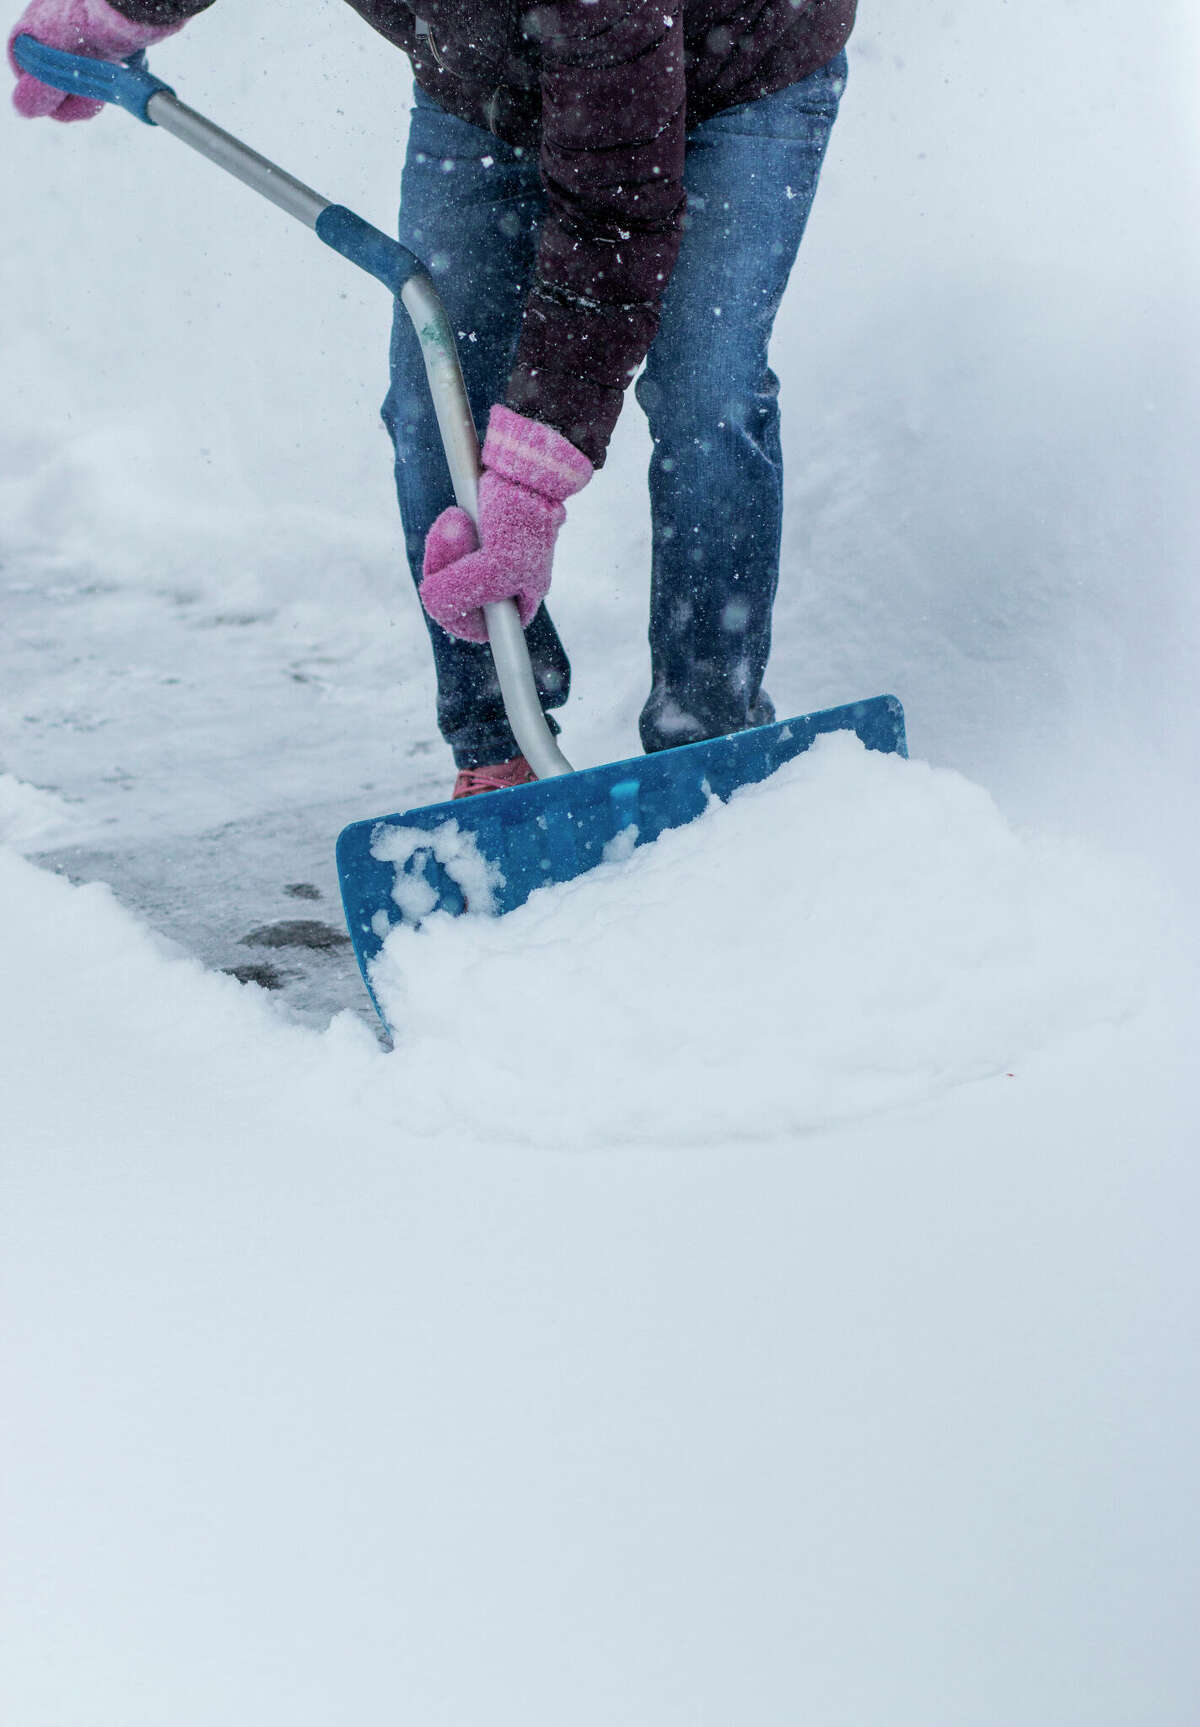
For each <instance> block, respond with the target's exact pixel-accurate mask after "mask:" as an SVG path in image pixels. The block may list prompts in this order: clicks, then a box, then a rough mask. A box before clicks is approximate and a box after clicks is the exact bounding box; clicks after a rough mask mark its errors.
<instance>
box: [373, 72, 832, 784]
mask: <svg viewBox="0 0 1200 1727" xmlns="http://www.w3.org/2000/svg"><path fill="white" fill-rule="evenodd" d="M845 82H846V58H845V55H844V54H839V55H837V57H836V58H835V59H833V60H831V61H830V63H829V64H828V65H827V66H825V67H822V69H821V70H820V71H818V72H814V73H813V74H812V76H811V77H809V78H806V79H804V80H803V82H801V83H799V84H793V85H791V86H790V87H789V88H788V89H786V90H781V91H779V92H778V93H777V94H776V95H773V96H765V97H762V98H760V100H758V101H756V102H747V103H744V104H742V105H741V106H739V107H736V108H728V109H726V110H725V111H724V112H723V113H721V114H718V115H716V116H714V118H713V119H711V120H706V121H704V122H703V123H702V124H700V125H698V126H696V127H694V128H693V129H692V130H691V131H689V133H688V137H687V157H686V166H685V174H684V181H685V186H686V190H687V216H686V219H685V229H684V236H683V244H682V247H681V249H680V254H679V261H678V263H677V265H676V267H675V270H674V272H673V274H672V276H671V280H670V282H669V283H668V285H667V292H666V295H665V298H664V301H663V308H662V321H661V323H660V326H659V330H658V334H657V336H656V337H655V339H654V343H653V346H652V347H651V349H650V352H649V355H648V356H647V359H646V364H645V367H644V369H643V371H642V373H641V376H640V377H639V379H638V381H637V384H636V386H635V393H636V395H637V399H638V402H639V403H640V405H641V407H642V409H643V411H644V412H645V414H646V418H647V421H648V423H649V427H650V433H651V436H652V438H653V442H654V450H653V455H652V457H651V462H650V509H651V529H652V541H651V544H652V552H651V579H650V653H651V689H650V695H649V698H648V700H647V702H646V705H645V707H644V708H643V710H642V714H641V720H640V732H641V739H642V745H643V748H644V749H646V750H658V749H666V748H669V747H670V746H671V745H674V744H681V743H692V742H695V741H697V740H698V739H701V738H710V737H719V736H721V735H723V734H724V733H727V732H736V731H742V730H744V729H745V728H746V727H747V726H756V725H766V724H768V723H769V722H770V721H771V720H772V719H773V718H774V708H773V707H772V705H771V701H770V698H769V697H768V695H767V694H766V691H765V690H764V689H763V675H764V673H765V670H766V665H767V657H768V655H769V653H770V647H771V610H772V606H773V604H774V599H775V589H776V586H777V583H778V578H779V548H780V534H781V526H782V507H783V466H782V459H781V454H780V443H779V405H778V395H779V380H778V379H777V378H776V376H775V374H774V373H773V372H772V371H771V369H770V366H769V365H768V363H767V348H768V343H769V341H770V336H771V329H772V326H773V324H774V322H775V314H776V313H777V311H778V310H779V304H780V301H781V299H782V297H783V291H784V288H785V287H786V285H787V280H788V276H789V274H790V272H791V268H792V265H793V263H794V261H795V258H796V253H797V251H798V249H799V246H800V241H801V238H802V237H803V234H804V228H805V224H806V222H807V220H808V214H809V211H810V209H811V208H812V202H813V198H814V195H815V193H816V189H817V181H818V178H819V176H820V172H821V164H822V161H823V160H824V156H825V149H826V146H827V144H828V142H829V135H830V131H831V130H832V127H833V122H834V120H835V118H836V116H837V109H838V102H839V99H840V97H841V94H842V90H843V89H844V87H845ZM541 213H542V192H541V184H540V180H539V176H538V165H537V160H536V158H535V157H534V156H532V155H531V154H530V153H529V152H527V151H521V150H518V149H514V148H512V147H511V146H509V145H507V144H503V143H501V142H500V141H499V139H496V138H493V137H492V136H491V134H490V133H488V132H484V131H483V130H482V129H480V128H479V127H476V126H472V125H470V124H469V123H468V122H466V121H464V120H458V119H456V118H454V116H453V115H450V114H447V113H446V112H445V111H444V110H443V109H441V108H439V107H438V106H437V105H436V104H435V103H434V102H433V101H432V100H431V98H429V97H428V96H426V95H425V94H424V92H423V91H420V90H418V91H417V92H416V100H415V105H414V109H413V115H412V126H411V130H410V133H409V141H408V154H407V158H406V160H405V164H404V173H403V178H402V180H401V211H400V238H401V240H402V241H403V242H404V244H405V245H406V246H409V247H411V249H412V250H413V251H414V252H416V253H417V254H418V256H419V257H422V258H424V260H425V262H426V263H427V264H428V266H429V269H430V272H431V274H432V275H433V277H434V280H435V281H436V283H437V286H438V290H439V292H440V293H441V295H442V297H443V299H444V301H445V303H446V307H447V310H448V311H449V314H450V317H451V320H452V322H453V325H454V328H455V330H456V331H457V332H458V333H459V349H460V356H461V359H462V364H463V372H464V375H465V378H466V384H467V393H468V395H469V397H470V401H471V406H472V409H473V411H474V414H475V419H476V423H477V424H478V425H480V426H481V427H482V426H483V425H484V424H485V423H486V419H487V414H488V410H489V408H490V407H491V406H492V404H493V403H494V402H497V401H502V400H503V397H504V388H505V384H506V382H507V379H508V373H509V369H510V366H511V363H512V358H513V355H514V352H515V350H516V343H517V337H518V334H519V331H520V325H521V315H522V311H523V308H524V304H525V296H526V293H527V291H528V286H529V282H530V278H531V274H532V270H533V264H534V251H535V245H536V237H537V228H538V223H539V220H540V218H541ZM391 375H392V382H391V388H390V390H389V391H388V395H387V399H386V401H385V403H384V407H383V415H384V420H385V422H386V424H387V427H388V430H389V431H390V433H391V435H392V440H393V443H394V444H395V450H396V488H397V493H398V495H399V500H400V513H401V517H402V520H403V523H404V532H405V543H406V546H407V550H408V558H409V564H410V567H411V569H412V572H413V577H414V580H419V579H420V573H421V556H422V552H423V549H424V544H425V536H426V534H427V533H428V531H429V528H430V525H431V524H432V522H433V520H434V518H435V516H437V515H438V514H439V512H440V511H441V510H443V509H444V508H445V507H446V506H447V504H450V503H452V502H453V497H452V494H451V490H450V480H449V475H448V473H447V471H446V464H445V459H444V457H443V455H442V452H441V445H440V442H439V440H438V434H437V427H436V423H435V421H434V417H433V410H432V407H431V405H430V402H429V396H428V390H427V388H426V384H425V373H424V367H423V365H422V361H421V355H420V349H419V347H418V344H417V341H416V337H415V336H414V334H413V331H412V327H411V325H410V323H409V321H408V316H407V314H406V313H405V312H404V310H403V309H402V308H401V307H400V306H399V305H398V306H397V309H396V319H395V323H394V327H393V333H392V350H391ZM427 622H428V620H427ZM428 628H429V635H430V640H431V642H432V645H433V654H434V660H435V663H436V667H437V686H438V724H439V727H440V729H441V731H442V735H443V736H444V737H445V739H446V741H447V742H448V743H449V744H450V746H451V748H452V750H453V752H454V759H455V762H456V763H457V765H458V766H459V767H474V766H478V765H480V764H483V763H487V762H494V761H501V760H505V759H506V758H507V757H509V756H512V755H514V754H515V753H516V748H517V746H516V743H515V741H514V739H513V736H512V733H511V731H510V730H509V726H508V722H507V720H506V719H505V717H504V707H503V703H502V702H501V699H500V691H499V687H498V685H497V682H496V675H495V670H494V667H493V665H492V660H491V655H490V653H489V652H488V650H487V649H486V648H481V647H477V646H474V645H473V644H472V643H469V642H460V641H458V640H457V639H455V638H454V637H452V636H449V635H447V634H446V632H445V631H444V630H442V629H440V628H439V627H438V626H437V625H436V624H433V623H428ZM526 640H527V641H528V643H529V650H530V656H531V658H532V660H533V665H534V675H535V678H536V680H537V685H538V689H539V692H540V694H541V697H542V705H543V707H545V708H546V709H547V710H549V709H551V708H554V707H558V706H560V705H561V703H563V702H564V701H565V700H566V698H567V694H568V690H569V684H570V666H569V664H568V661H567V656H566V654H565V652H564V650H563V646H562V643H561V642H560V641H559V639H558V635H557V632H556V631H555V629H554V626H553V624H552V623H551V621H550V617H549V614H548V612H547V611H546V608H545V607H544V606H543V607H542V608H541V609H540V610H539V612H538V614H537V616H536V617H535V618H534V620H533V622H532V623H531V624H530V626H529V629H528V631H527V632H526Z"/></svg>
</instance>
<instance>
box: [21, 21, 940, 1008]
mask: <svg viewBox="0 0 1200 1727" xmlns="http://www.w3.org/2000/svg"><path fill="white" fill-rule="evenodd" d="M13 53H14V57H15V59H16V61H17V63H18V65H19V66H20V67H21V68H22V70H23V71H26V72H29V73H32V75H33V76H34V77H35V78H38V79H40V80H41V81H42V83H44V84H50V85H53V86H54V87H55V88H56V89H59V90H66V91H69V92H71V93H73V94H76V95H81V96H89V97H92V98H94V99H96V100H99V101H103V102H111V103H114V104H116V105H117V106H119V107H122V108H124V109H126V110H127V111H128V112H129V113H131V114H133V115H134V116H135V117H136V118H137V119H139V120H143V121H145V122H146V124H147V125H151V126H159V127H161V128H162V129H163V130H164V131H167V132H171V133H173V134H174V135H175V137H177V138H180V139H181V140H182V141H183V142H184V143H185V144H189V145H190V146H191V147H192V148H193V149H195V150H198V151H199V152H200V153H201V154H202V155H204V156H207V157H208V158H209V159H210V160H211V161H213V162H215V163H216V164H217V165H218V167H221V168H224V169H225V170H226V171H227V172H228V173H230V174H233V175H234V176H235V177H236V178H237V179H239V180H241V181H243V182H244V183H245V184H246V185H248V186H250V187H251V188H252V189H253V190H254V191H256V192H260V193H261V194H262V195H263V196H264V197H265V198H268V199H269V200H270V201H271V202H272V203H273V204H276V205H278V206H279V208H280V209H282V210H284V211H286V212H287V214H288V215H290V216H295V217H296V218H298V219H299V220H300V221H301V222H304V223H305V224H306V225H307V226H308V227H310V228H312V229H314V230H315V232H316V234H317V237H318V239H320V240H323V241H324V242H325V244H326V245H327V246H330V247H332V249H333V250H334V251H335V252H339V253H340V254H341V255H342V256H343V257H344V258H346V259H348V260H349V262H351V263H353V264H357V265H358V267H359V268H360V269H363V270H365V271H367V272H368V274H370V275H372V276H374V277H376V278H377V280H379V281H380V282H382V283H383V285H384V286H385V287H386V288H388V289H389V290H390V291H391V293H392V294H394V295H397V296H399V299H400V302H401V304H402V305H403V306H404V308H405V310H406V312H407V313H408V315H409V317H410V318H411V319H412V322H413V327H414V329H415V330H416V334H417V337H418V339H419V341H420V344H421V352H422V355H423V357H424V361H425V371H426V375H427V377H428V380H429V388H430V391H431V393H432V397H433V404H434V409H435V412H436V415H437V423H438V429H439V431H440V434H441V438H442V444H443V448H444V450H445V454H446V462H447V466H448V467H449V470H450V480H451V484H452V486H453V490H454V496H455V499H456V500H457V502H458V503H459V505H460V506H461V507H462V508H463V509H464V510H466V512H467V514H468V515H469V516H471V518H472V519H473V520H474V519H476V504H477V498H476V493H477V483H478V478H479V443H478V439H477V436H476V432H475V425H474V422H473V420H472V417H471V409H470V405H469V403H468V401H467V393H466V389H465V386H464V384H463V377H462V372H461V369H460V367H459V363H458V354H457V350H456V347H455V342H454V333H453V330H452V329H451V327H450V323H449V321H448V319H447V317H446V314H445V311H444V310H443V307H442V303H441V300H440V299H439V297H438V294H437V291H436V289H435V288H434V285H433V282H432V280H431V279H430V277H429V274H428V272H427V271H426V269H425V267H424V265H423V264H422V263H421V261H420V259H419V258H417V257H416V256H415V255H414V254H413V253H412V252H410V251H409V250H408V249H407V247H405V246H402V245H401V244H400V243H399V241H397V240H393V239H391V238H389V236H388V235H386V234H383V233H381V232H380V230H379V229H377V228H374V227H372V226H371V224H370V223H369V222H365V221H364V220H363V219H362V218H361V217H360V216H356V215H355V214H354V212H353V211H352V210H349V209H347V208H346V207H345V206H344V205H342V204H334V203H331V202H330V201H329V200H328V199H326V198H322V197H321V196H320V195H319V194H318V193H316V192H314V191H312V190H311V189H310V188H309V187H308V186H305V185H303V184H302V183H301V182H300V181H299V180H296V179H293V177H292V176H291V175H290V174H287V173H285V172H284V171H283V170H282V169H281V168H278V167H276V166H275V164H274V163H272V162H269V161H268V160H267V159H266V158H265V157H263V156H260V155H258V154H257V152H255V151H253V150H251V149H250V148H249V147H248V146H247V145H245V144H243V143H242V142H241V141H240V140H239V139H237V138H234V137H232V136H231V135H230V134H229V133H228V132H224V131H222V130H221V128H220V127H218V126H216V125H214V124H213V123H212V121H210V120H207V119H205V118H204V116H203V115H201V114H198V113H196V112H195V110H194V109H191V108H188V107H187V106H185V104H184V103H182V102H180V101H179V99H178V98H177V96H176V95H175V92H174V91H173V90H172V89H171V87H170V86H169V85H168V84H164V83H163V81H162V80H161V79H160V78H156V77H155V76H154V75H153V73H151V72H150V70H149V68H148V66H147V64H146V57H145V55H144V54H136V55H134V56H133V57H132V58H131V59H130V60H128V61H125V62H123V63H120V64H113V63H110V62H108V61H103V60H94V59H91V58H89V57H87V56H83V55H76V54H67V53H64V52H62V51H60V50H58V49H54V48H47V47H46V46H44V45H43V44H42V43H40V42H37V41H35V40H34V38H33V37H31V36H21V37H18V39H17V41H16V43H15V44H14V48H13ZM484 612H485V616H486V620H487V628H488V638H489V643H490V646H491V650H492V655H493V658H494V660H495V662H496V672H497V676H498V678H499V682H500V688H501V693H502V695H503V698H504V707H505V711H506V713H507V715H508V719H509V723H510V725H511V726H512V730H513V735H514V736H515V738H516V740H517V744H518V746H519V748H520V750H521V753H522V755H524V757H525V759H526V760H527V761H528V762H529V764H530V767H531V768H532V769H533V771H534V773H535V774H536V775H537V781H536V783H534V784H531V785H525V786H517V787H513V788H511V789H508V790H504V791H496V792H484V793H482V794H481V795H479V796H476V797H472V798H466V799H459V800H458V801H456V802H448V803H438V804H430V805H426V806H425V807H423V808H420V809H413V810H409V811H407V812H406V813H404V814H401V815H387V816H380V817H376V818H373V819H371V820H367V821H360V822H354V823H352V824H351V825H350V826H349V827H347V828H345V829H344V830H343V832H342V834H341V835H340V837H339V839H338V844H337V863H338V876H339V880H340V883H341V890H342V903H343V905H344V907H345V913H346V924H347V927H348V929H349V932H350V937H351V940H352V941H353V943H354V951H355V954H356V955H357V958H358V964H359V969H360V970H361V972H362V976H363V982H364V983H365V984H366V987H367V991H368V993H369V994H370V997H371V1000H372V1001H373V1002H374V1003H375V1007H376V1010H377V1011H378V1012H379V1014H380V1018H381V1019H383V1018H384V1015H383V1012H382V1009H381V1008H380V1005H379V1002H378V999H377V998H376V995H375V991H374V989H373V987H372V981H371V966H372V962H373V961H374V960H375V958H376V957H377V955H378V953H379V950H380V948H381V947H382V946H383V943H384V941H385V940H386V938H387V936H388V933H389V931H390V930H391V929H392V928H393V927H394V926H395V925H397V924H407V925H409V926H411V927H416V926H419V925H420V924H421V923H422V922H423V921H424V920H425V919H426V918H428V917H429V916H430V915H431V914H432V913H434V912H438V911H440V912H445V913H448V914H450V915H452V916H457V915H458V914H460V913H462V912H466V911H472V912H476V913H489V914H492V915H499V914H503V913H505V912H510V911H513V910H515V909H516V908H517V907H518V906H520V905H523V904H524V903H525V901H526V900H527V899H528V898H529V896H530V894H531V893H533V892H534V890H535V889H536V888H539V887H545V886H547V885H549V884H553V883H560V882H567V881H572V880H573V879H574V878H575V877H576V876H579V875H582V874H584V873H585V872H586V871H588V870H591V869H594V868H595V867H596V865H597V864H600V863H603V862H605V861H608V860H612V859H614V858H621V857H624V856H625V855H626V854H627V853H628V851H629V850H631V849H632V847H633V846H635V845H638V844H644V843H645V842H647V841H649V840H654V839H657V838H658V836H659V835H660V834H662V833H664V832H665V831H666V830H667V829H668V828H675V827H681V826H683V825H684V824H685V823H687V822H690V821H693V820H694V819H695V817H696V816H698V815H700V814H701V813H702V811H703V810H704V809H705V807H706V806H707V804H708V803H709V801H710V800H711V799H712V798H714V797H716V798H721V799H727V798H728V797H730V796H731V795H732V793H733V792H735V791H736V790H737V789H738V787H739V786H743V785H749V784H751V783H753V782H754V781H757V780H763V779H766V778H767V776H768V775H769V774H772V773H774V772H775V770H776V769H777V768H779V767H781V766H782V765H783V763H784V762H786V761H789V760H790V759H791V758H792V757H793V756H797V755H800V754H801V753H802V752H803V751H804V750H806V749H808V748H809V746H810V745H811V744H812V742H813V740H814V739H815V738H817V737H819V736H820V735H821V734H822V733H823V732H836V731H853V732H855V733H857V735H858V737H859V738H860V739H861V741H862V742H863V744H864V745H865V746H866V747H867V748H868V749H873V750H881V751H885V752H893V753H896V754H899V755H906V754H907V753H908V752H907V748H906V745H905V736H904V714H903V711H902V709H901V706H900V703H899V702H898V701H897V700H896V698H895V697H894V696H886V695H885V696H875V697H873V698H872V699H871V700H869V701H862V702H854V703H851V704H850V705H848V706H846V707H838V708H830V709H828V710H827V711H825V712H823V713H817V714H808V715H805V716H804V717H802V718H799V719H792V720H783V721H780V722H777V723H776V724H773V725H768V726H758V727H755V728H753V729H752V730H749V731H744V732H738V733H735V734H733V735H731V736H728V737H720V738H710V739H708V740H706V741H705V742H702V743H694V744H683V745H681V746H679V747H677V748H675V749H670V750H662V751H660V752H658V753H656V754H654V755H649V756H639V757H635V758H633V759H632V760H629V761H622V762H610V763H608V764H606V765H605V766H602V767H595V768H586V769H582V770H579V771H576V770H575V769H573V768H572V766H571V764H570V762H569V761H568V760H567V758H566V757H565V756H564V755H563V753H562V751H561V749H560V748H559V746H558V743H557V740H556V738H555V736H554V734H553V732H552V731H551V730H550V727H549V725H548V724H547V722H546V718H545V715H544V714H543V712H542V708H541V704H540V702H539V701H538V696H537V690H536V686H535V684H534V679H533V671H532V668H531V666H530V661H529V653H528V650H527V648H526V645H525V636H524V632H523V631H522V629H521V624H520V620H519V618H518V616H517V608H516V605H515V604H514V603H513V602H512V601H511V600H505V601H502V602H500V603H499V604H497V605H489V606H485V608H484ZM385 1024H386V1020H385Z"/></svg>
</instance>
